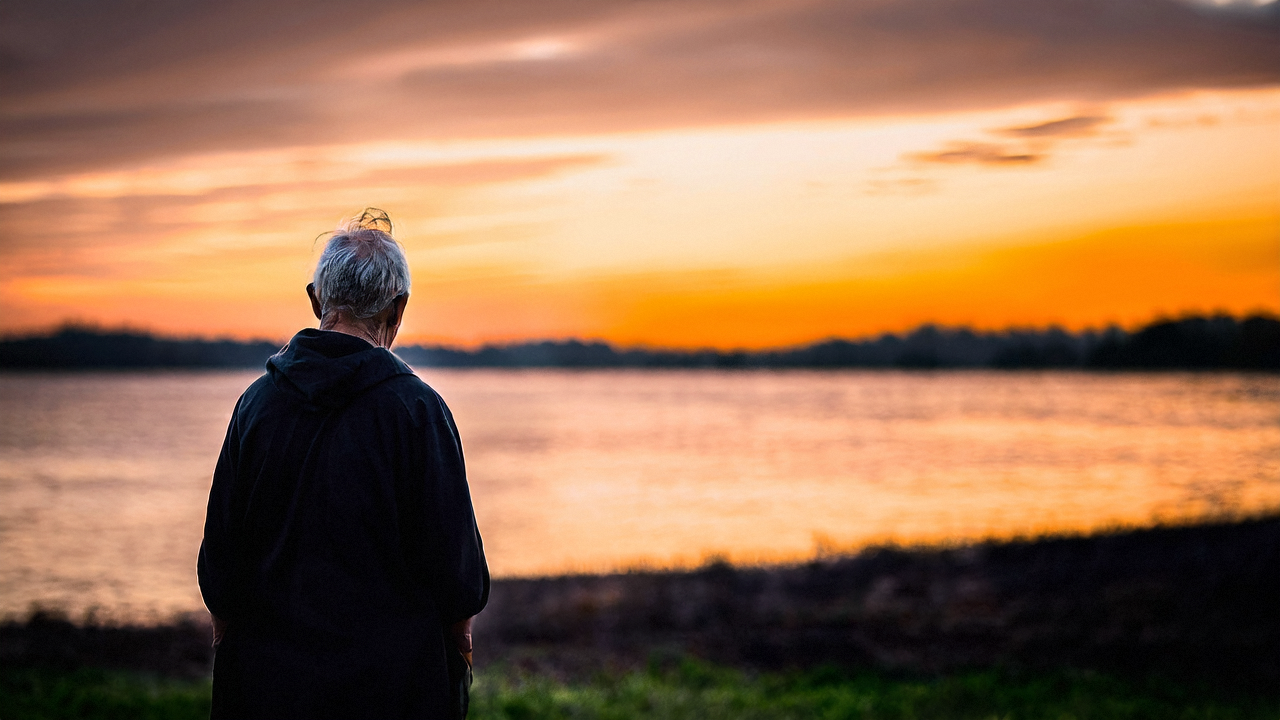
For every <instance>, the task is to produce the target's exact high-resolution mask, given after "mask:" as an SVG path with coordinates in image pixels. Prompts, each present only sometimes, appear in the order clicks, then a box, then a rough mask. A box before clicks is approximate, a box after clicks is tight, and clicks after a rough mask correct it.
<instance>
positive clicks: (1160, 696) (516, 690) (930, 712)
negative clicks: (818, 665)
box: [470, 659, 1280, 720]
mask: <svg viewBox="0 0 1280 720" xmlns="http://www.w3.org/2000/svg"><path fill="white" fill-rule="evenodd" d="M470 717H471V718H473V720H500V719H502V720H532V719H533V718H540V719H541V718H548V719H551V718H555V719H565V720H568V719H575V720H576V719H577V718H593V719H599V720H615V719H617V720H621V719H623V718H654V719H661V720H677V719H681V720H683V719H685V718H688V719H689V720H695V719H696V720H718V719H720V718H725V719H728V718H733V719H735V720H738V719H741V720H765V719H769V720H773V719H775V718H777V719H781V718H796V719H801V718H804V719H810V718H812V719H830V720H835V719H837V718H840V719H843V718H857V719H859V720H864V719H865V720H873V719H874V720H881V719H884V720H916V719H919V720H925V719H930V720H968V719H973V720H1015V719H1016V720H1086V719H1089V720H1094V719H1097V720H1112V719H1115V720H1121V719H1123V720H1147V719H1150V720H1193V719H1194V720H1200V719H1204V720H1211V719H1212V720H1228V719H1240V720H1244V719H1246V718H1248V719H1250V720H1252V719H1255V718H1256V719H1259V720H1261V719H1264V718H1265V719H1266V720H1277V719H1280V700H1272V701H1261V700H1257V699H1248V698H1241V697H1234V698H1228V697H1222V696H1215V694H1214V693H1211V692H1208V691H1205V690H1195V689H1191V688H1188V687H1185V686H1181V685H1177V684H1173V683H1168V682H1160V681H1151V682H1147V683H1141V684H1134V683H1126V682H1122V681H1120V680H1117V679H1115V678H1111V677H1107V676H1102V675H1096V674H1089V673H1058V674H1054V675H1040V676H1034V677H1017V676H1012V675H1009V674H1004V673H1000V672H996V671H989V672H975V673H966V674H958V675H952V676H949V677H943V678H937V679H919V680H910V679H902V678H893V677H889V676H886V675H884V674H881V673H847V672H842V671H839V670H834V669H819V670H812V671H808V672H804V673H793V674H786V675H779V674H748V673H744V672H741V671H738V670H733V669H729V668H724V667H717V666H714V665H709V664H705V663H700V662H696V661H692V660H688V659H684V660H680V661H678V662H675V663H668V664H666V665H665V666H663V665H661V664H653V665H652V666H651V667H650V668H649V670H647V671H642V672H630V673H621V674H607V673H601V674H600V675H598V676H597V677H596V678H595V679H594V680H592V681H589V682H580V683H571V684H564V683H560V682H556V681H553V680H551V679H549V678H547V677H546V676H537V675H533V676H530V675H521V674H520V673H518V672H514V671H511V670H507V671H505V672H503V671H491V672H488V673H485V674H482V675H481V676H479V677H478V678H477V680H476V684H475V687H474V688H473V691H472V711H471V716H470Z"/></svg>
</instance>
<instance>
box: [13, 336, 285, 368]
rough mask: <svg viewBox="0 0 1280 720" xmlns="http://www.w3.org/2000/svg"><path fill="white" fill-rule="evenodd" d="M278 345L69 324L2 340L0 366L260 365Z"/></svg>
mask: <svg viewBox="0 0 1280 720" xmlns="http://www.w3.org/2000/svg"><path fill="white" fill-rule="evenodd" d="M279 349H280V344H279V343H272V342H266V341H255V342H237V341H235V340H178V339H171V338H159V337H155V336H153V335H150V334H148V333H143V332H136V331H127V330H99V329H96V328H91V327H82V326H68V327H64V328H62V329H61V330H58V331H57V332H55V333H53V334H52V335H47V336H39V337H24V338H6V339H4V340H0V367H4V368H48V369H64V368H65V369H95V368H157V367H168V368H184V367H186V368H196V367H262V364H263V363H264V362H266V361H267V358H269V357H271V356H272V355H273V354H275V353H276V352H277V351H278V350H279Z"/></svg>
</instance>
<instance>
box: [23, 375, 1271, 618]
mask: <svg viewBox="0 0 1280 720" xmlns="http://www.w3.org/2000/svg"><path fill="white" fill-rule="evenodd" d="M255 375H256V373H253V372H198V373H159V374H140V373H120V374H76V375H59V374H4V375H0V613H21V612H24V611H25V610H27V608H28V606H29V605H30V604H31V603H32V602H41V603H44V604H48V605H58V606H61V607H64V608H66V609H68V610H69V611H71V612H73V613H75V614H79V613H81V612H84V610H85V609H87V608H89V607H91V606H95V605H96V606H99V607H101V608H103V609H104V611H106V612H107V613H108V614H112V615H116V616H126V617H139V616H142V617H145V616H146V615H147V614H149V613H158V614H160V615H165V614H168V613H171V612H176V611H184V610H191V609H198V608H199V607H201V606H200V600H199V595H198V592H197V590H196V587H195V582H194V558H195V549H196V547H197V546H198V544H199V539H200V529H201V523H202V520H203V514H204V501H205V496H206V493H207V490H208V482H209V475H210V473H211V470H212V465H213V462H214V459H215V458H216V454H217V450H218V447H219V445H220V443H221V438H222V433H223V431H224V429H225V426H226V421H227V419H228V418H229V415H230V411H231V407H232V404H233V403H234V401H235V398H236V397H237V396H238V394H239V393H240V391H241V390H242V389H243V388H244V387H245V386H246V385H247V384H248V383H249V382H250V381H252V379H253V378H254V377H255ZM422 375H423V376H424V378H426V379H427V380H428V382H430V383H432V384H433V385H434V386H435V387H436V388H437V389H438V390H439V391H440V392H441V393H442V394H443V395H444V396H445V398H446V399H447V400H448V401H449V403H450V406H451V407H452V408H453V409H454V413H455V415H456V417H457V419H458V423H459V426H460V427H461V429H462V433H463V440H464V444H465V447H466V452H467V459H468V464H469V469H470V476H471V483H472V491H473V494H474V496H475V502H476V506H477V514H478V515H479V519H480V523H481V529H482V530H483V532H484V534H485V541H486V547H487V549H488V552H489V555H490V560H491V564H492V567H493V570H494V572H495V574H499V575H516V574H536V573H549V572H561V571H565V570H599V569H609V568H617V567H625V566H629V565H636V564H642V563H645V562H648V563H654V564H660V565H670V564H682V563H697V562H700V561H701V560H702V559H703V558H704V557H706V556H707V555H709V554H713V553H714V554H723V555H727V556H728V557H730V558H732V559H734V560H738V561H747V562H750V561H761V560H764V561H772V560H786V559H794V558H797V557H804V556H809V555H811V554H813V553H814V551H815V549H816V546H818V545H820V546H821V549H823V550H824V551H830V550H831V549H833V548H836V549H839V548H852V547H857V546H860V545H864V544H866V543H869V542H883V541H886V540H896V541H902V542H934V541H946V540H961V539H969V538H977V537H985V536H1008V535H1013V534H1026V533H1040V532H1046V531H1057V530H1064V529H1065V530H1089V529H1092V528H1097V527H1100V526H1106V525H1112V524H1120V523H1124V524H1142V523H1146V522H1150V521H1152V520H1153V519H1156V518H1174V517H1183V516H1188V515H1200V514H1212V513H1221V512H1247V511H1254V510H1258V509H1261V508H1271V507H1277V506H1280V378H1276V377H1274V376H1244V375H1088V374H1077V373H1040V374H1031V373H1028V374H1004V373H985V372H946V373H942V372H940V373H884V372H840V373H811V372H785V373H778V372H747V373H733V372H697V371H691V372H645V371H599V372H558V371H521V372H510V371H475V370H472V371H443V370H424V371H422Z"/></svg>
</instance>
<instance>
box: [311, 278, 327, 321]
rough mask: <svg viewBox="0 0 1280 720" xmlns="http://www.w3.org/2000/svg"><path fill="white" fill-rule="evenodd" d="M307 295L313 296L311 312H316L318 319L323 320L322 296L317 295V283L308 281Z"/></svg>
mask: <svg viewBox="0 0 1280 720" xmlns="http://www.w3.org/2000/svg"><path fill="white" fill-rule="evenodd" d="M307 297H309V298H311V312H313V313H315V315H316V319H317V320H323V319H324V316H323V315H322V313H321V310H322V308H321V307H320V298H318V297H316V284H315V283H307Z"/></svg>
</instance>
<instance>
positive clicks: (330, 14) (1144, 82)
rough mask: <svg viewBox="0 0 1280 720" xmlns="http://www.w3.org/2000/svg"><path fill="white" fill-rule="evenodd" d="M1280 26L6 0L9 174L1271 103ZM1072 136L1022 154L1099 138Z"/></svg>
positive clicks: (0, 145)
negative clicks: (263, 152)
mask: <svg viewBox="0 0 1280 720" xmlns="http://www.w3.org/2000/svg"><path fill="white" fill-rule="evenodd" d="M1277 27H1278V26H1277V21H1276V13H1262V12H1257V13H1244V14H1242V13H1238V12H1226V11H1214V10H1212V9H1206V8H1193V7H1190V6H1187V5H1185V4H1182V3H1179V2H1175V1H1174V0H1124V1H1123V2H1118V1H1116V0H1037V1H1036V2H1027V1H1026V0H859V1H858V2H848V1H846V0H801V1H793V0H785V1H784V0H679V1H676V0H649V1H648V2H638V3H591V2H583V1H582V0H546V1H545V2H539V3H526V2H520V1H518V0H465V1H464V0H442V1H440V2H433V3H419V2H410V1H409V0H369V1H368V2H362V3H358V4H357V3H349V2H337V1H336V0H335V1H331V2H303V0H279V1H277V2H270V3H255V2H248V1H247V0H243V1H235V0H228V2H220V3H147V4H142V5H138V4H137V3H134V2H132V1H131V0H104V1H103V2H97V3H89V4H84V3H80V2H73V0H12V1H11V2H8V3H6V6H5V22H4V23H0V65H3V68H4V70H3V72H4V77H5V83H4V86H3V89H0V176H3V177H4V178H7V179H23V178H33V177H44V176H48V175H50V174H57V173H70V172H78V171H84V170H95V169H101V168H106V167H120V166H124V165H127V164H129V163H139V162H144V161H149V160H151V159H154V158H157V157H167V156H173V155H179V154H183V153H194V152H217V151H237V150H249V149H256V148H264V147H274V146H280V145H292V146H306V145H316V144H327V143H346V142H366V141H377V140H397V139H440V140H447V139H454V138H478V137H513V136H533V135H556V134H572V133H604V132H620V131H637V130H651V129H664V128H683V127H695V126H724V125H732V124H748V123H760V122H771V121H783V120H803V119H819V118H841V117H858V116H868V115H875V114H882V113H903V112H911V113H929V112H935V111H937V112H943V111H948V110H957V109H984V108H995V107H1005V106H1010V105H1015V104H1026V103H1032V102H1039V101H1056V100H1067V101H1077V102H1082V103H1106V102H1108V101H1113V100H1117V99H1122V98H1129V97H1135V96H1140V95H1146V94H1151V93H1159V92H1166V91H1174V90H1182V89H1191V88H1237V87H1253V86H1263V85H1274V84H1276V83H1280V43H1277V42H1276V41H1275V36H1276V30H1277ZM1057 122H1062V123H1065V124H1062V125H1056V126H1055V125H1053V124H1052V123H1047V124H1044V125H1042V126H1029V127H1026V128H1010V129H1008V133H1006V135H1007V136H1008V137H1023V138H1032V137H1066V136H1068V134H1069V133H1087V132H1090V131H1092V130H1093V129H1096V127H1097V125H1098V124H1100V121H1099V122H1098V123H1096V124H1095V125H1089V119H1088V118H1084V117H1082V118H1068V119H1065V120H1063V121H1057ZM1019 133H1021V134H1019ZM942 152H944V153H945V152H951V151H950V150H945V151H942ZM1018 154H1019V153H1000V152H995V153H994V154H988V155H981V153H977V154H974V152H971V153H970V155H971V156H972V157H979V156H981V157H985V158H999V157H1000V156H1002V155H1010V156H1013V155H1018ZM1023 154H1025V153H1023ZM978 161H982V162H985V160H978ZM995 162H1003V161H1000V160H995ZM1010 162H1022V161H1010Z"/></svg>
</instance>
